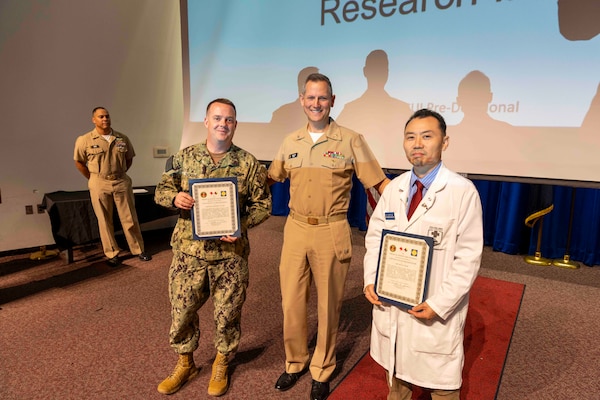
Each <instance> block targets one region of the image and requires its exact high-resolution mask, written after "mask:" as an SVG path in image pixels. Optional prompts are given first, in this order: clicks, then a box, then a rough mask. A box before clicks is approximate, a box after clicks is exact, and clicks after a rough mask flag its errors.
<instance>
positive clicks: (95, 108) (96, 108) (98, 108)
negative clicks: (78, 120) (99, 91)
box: [92, 106, 108, 117]
mask: <svg viewBox="0 0 600 400" xmlns="http://www.w3.org/2000/svg"><path fill="white" fill-rule="evenodd" d="M98 110H104V111H107V112H108V110H107V109H106V107H102V106H98V107H94V109H93V110H92V117H93V116H94V114H96V111H98Z"/></svg>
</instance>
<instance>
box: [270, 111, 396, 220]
mask: <svg viewBox="0 0 600 400" xmlns="http://www.w3.org/2000/svg"><path fill="white" fill-rule="evenodd" d="M354 173H356V176H357V177H358V179H359V180H360V181H361V183H362V184H363V186H364V187H365V188H370V187H372V186H375V185H376V184H378V183H379V182H381V181H383V180H384V179H385V178H386V176H385V174H384V173H383V171H382V169H381V166H380V165H379V162H378V161H377V160H376V159H375V156H374V155H373V153H372V152H371V149H370V148H369V146H368V145H367V142H366V141H365V138H364V137H363V136H362V135H361V134H358V133H356V132H354V131H352V130H350V129H347V128H344V127H342V126H339V125H337V124H336V123H335V121H333V120H330V124H329V127H328V128H327V130H326V131H325V132H324V133H323V135H322V136H321V138H320V139H319V140H318V141H317V142H316V143H314V142H313V140H312V138H311V136H310V134H309V133H308V128H307V126H306V127H304V128H302V129H299V130H297V131H295V132H294V133H292V134H290V135H289V136H287V137H286V138H285V139H284V141H283V144H282V145H281V147H280V149H279V152H278V153H277V156H276V157H275V159H274V160H273V162H272V163H271V166H270V167H269V176H270V177H271V179H273V180H275V181H278V182H283V181H284V180H285V179H286V178H289V179H290V204H289V207H290V210H291V211H293V212H294V213H297V214H300V215H303V216H307V217H310V216H315V217H321V216H331V215H336V214H340V213H346V212H347V211H348V206H349V203H350V189H351V188H352V175H353V174H354Z"/></svg>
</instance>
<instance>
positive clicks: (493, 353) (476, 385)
mask: <svg viewBox="0 0 600 400" xmlns="http://www.w3.org/2000/svg"><path fill="white" fill-rule="evenodd" d="M524 290H525V286H524V285H522V284H519V283H512V282H506V281H501V280H497V279H491V278H485V277H482V276H480V277H478V278H477V279H476V280H475V284H474V285H473V288H472V289H471V300H470V304H469V312H468V315H467V321H466V325H465V366H464V369H463V386H462V389H461V396H460V398H461V400H490V399H494V398H495V397H496V392H497V391H498V387H499V385H500V377H501V376H502V369H503V368H504V361H505V359H506V354H507V353H508V347H509V345H510V339H511V337H512V333H513V329H514V326H515V322H516V320H517V315H518V313H519V308H520V306H521V299H522V297H523V292H524ZM386 397H387V385H386V382H385V371H384V370H383V368H382V367H381V366H380V365H379V364H377V363H376V362H375V361H373V359H372V358H371V356H370V355H369V353H368V352H367V354H365V356H364V357H363V358H362V359H361V360H360V361H359V362H358V363H357V364H356V365H355V366H354V368H353V369H352V370H351V371H350V372H349V373H348V375H347V376H346V377H345V378H344V380H343V381H342V382H341V383H340V384H339V385H338V386H337V387H336V388H335V390H334V391H333V392H332V393H331V395H330V396H329V398H328V400H348V399H357V400H385V399H386ZM429 398H430V397H429V396H428V395H427V394H425V393H423V392H422V391H421V390H414V391H413V399H414V400H421V399H429Z"/></svg>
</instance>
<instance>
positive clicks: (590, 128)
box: [579, 83, 600, 157]
mask: <svg viewBox="0 0 600 400" xmlns="http://www.w3.org/2000/svg"><path fill="white" fill-rule="evenodd" d="M579 134H580V135H581V139H582V141H583V142H584V143H592V144H595V145H596V146H598V145H600V83H599V84H598V89H597V90H596V95H595V96H594V98H593V99H592V102H591V103H590V108H589V109H588V111H587V113H586V114H585V117H584V118H583V122H582V123H581V127H580V128H579ZM595 150H596V149H595ZM595 156H596V157H597V154H595Z"/></svg>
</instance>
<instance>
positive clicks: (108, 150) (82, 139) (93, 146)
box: [73, 128, 135, 180]
mask: <svg viewBox="0 0 600 400" xmlns="http://www.w3.org/2000/svg"><path fill="white" fill-rule="evenodd" d="M112 134H113V136H114V138H113V139H112V140H111V141H110V143H109V142H107V141H106V140H105V139H104V138H103V137H102V136H101V135H100V134H99V133H98V131H97V130H96V128H94V130H92V131H90V132H88V133H86V134H84V135H81V136H79V137H78V138H77V140H76V141H75V154H74V156H73V157H74V160H75V161H79V162H82V163H85V164H87V168H88V170H89V171H90V174H98V175H100V177H101V178H103V179H109V180H115V179H120V178H121V177H122V176H123V175H125V173H126V172H127V160H131V159H132V158H133V157H134V156H135V151H134V150H133V145H132V144H131V142H130V141H129V138H128V137H127V136H125V135H124V134H122V133H120V132H117V131H115V130H113V131H112Z"/></svg>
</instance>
